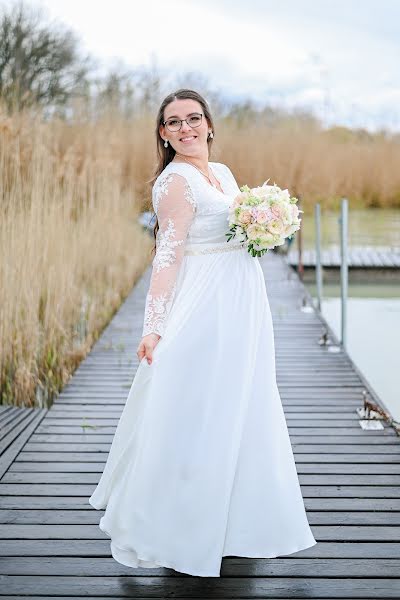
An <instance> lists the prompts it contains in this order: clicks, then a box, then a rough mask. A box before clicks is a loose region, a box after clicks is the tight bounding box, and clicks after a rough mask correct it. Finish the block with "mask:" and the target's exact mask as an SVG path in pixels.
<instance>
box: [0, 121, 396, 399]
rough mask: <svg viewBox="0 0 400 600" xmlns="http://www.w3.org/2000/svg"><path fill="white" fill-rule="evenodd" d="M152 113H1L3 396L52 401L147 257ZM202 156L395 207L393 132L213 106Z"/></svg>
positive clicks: (322, 195)
mask: <svg viewBox="0 0 400 600" xmlns="http://www.w3.org/2000/svg"><path fill="white" fill-rule="evenodd" d="M153 129H154V122H153V116H151V117H148V116H146V114H141V116H140V118H136V119H135V118H133V119H130V120H125V119H124V118H122V117H120V116H118V115H117V114H115V113H104V114H103V115H102V116H101V117H100V118H98V119H97V120H96V121H94V120H92V119H90V118H79V117H75V118H74V119H73V121H70V122H67V121H62V120H58V119H57V118H53V119H51V120H49V121H47V122H45V121H43V120H41V119H40V118H39V117H38V116H35V115H34V114H33V113H28V112H27V113H23V114H19V115H15V116H13V117H6V116H5V114H2V113H0V201H1V205H0V218H1V220H0V369H1V370H0V391H1V402H3V403H14V404H17V405H21V406H22V405H26V406H33V405H36V406H41V405H49V403H50V400H49V399H51V397H52V395H53V394H54V393H55V392H56V391H57V390H59V389H60V388H61V387H62V386H63V384H64V383H65V382H66V381H67V380H68V378H69V377H70V375H71V373H72V372H73V371H74V369H75V368H76V366H77V365H78V364H79V362H80V360H81V359H82V357H84V356H85V354H86V353H87V352H88V350H89V349H90V348H91V346H92V344H93V342H94V341H95V340H96V339H97V337H98V336H99V333H100V332H101V330H102V329H103V328H104V326H105V325H106V324H107V323H108V321H109V320H110V317H111V316H112V314H113V313H114V312H115V311H116V310H117V309H118V307H119V306H120V304H121V302H122V300H123V299H124V298H125V297H126V295H127V294H128V292H129V291H130V289H131V288H132V286H133V284H134V283H135V281H136V280H137V278H138V277H139V276H140V274H141V273H142V271H143V269H144V268H145V267H146V266H147V265H148V263H149V261H150V258H151V248H152V246H153V240H152V238H151V237H150V236H149V235H147V234H146V233H144V232H143V231H142V229H141V227H140V226H138V224H137V217H138V214H139V212H140V211H142V210H145V209H149V208H150V203H149V191H150V190H149V188H148V186H146V183H145V182H146V180H147V179H150V177H151V175H152V173H153V169H154V166H155V143H154V131H153ZM210 158H211V160H216V161H220V162H224V163H226V164H228V165H229V166H230V168H231V169H232V171H233V172H234V174H235V176H236V179H237V181H238V183H239V185H242V184H244V183H248V184H249V185H259V184H261V183H262V182H263V181H265V180H266V179H268V178H270V181H271V183H272V182H276V183H277V184H278V185H279V186H281V187H288V188H289V189H290V190H291V191H292V192H293V193H296V194H301V195H302V198H303V205H302V208H303V210H306V211H307V210H309V209H311V207H312V205H313V203H314V202H315V201H321V202H323V203H324V205H325V206H327V207H335V206H336V205H337V203H338V200H339V198H340V197H341V196H343V195H345V196H347V197H348V198H349V200H350V208H351V206H357V207H359V206H366V207H367V206H380V207H389V206H392V207H400V170H399V169H398V165H399V164H400V144H399V141H398V140H396V139H390V138H389V137H387V136H385V135H376V136H370V135H367V134H360V133H357V132H350V131H348V130H344V129H339V128H337V129H335V130H330V131H324V130H322V129H321V128H320V127H319V126H318V125H316V124H315V123H313V122H312V121H307V120H305V121H304V120H303V119H301V118H298V119H295V118H291V119H290V118H288V119H287V120H281V121H280V122H279V123H278V124H275V125H267V124H265V122H264V123H263V122H262V121H260V120H255V119H253V120H247V121H243V120H240V119H238V118H232V117H229V116H226V117H225V118H223V119H222V118H221V119H217V122H216V132H215V143H214V146H213V152H212V156H211V157H210Z"/></svg>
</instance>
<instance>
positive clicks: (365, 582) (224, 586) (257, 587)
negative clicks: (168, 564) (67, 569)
mask: <svg viewBox="0 0 400 600" xmlns="http://www.w3.org/2000/svg"><path fill="white" fill-rule="evenodd" d="M288 584H289V587H288ZM0 585H1V586H2V589H3V590H6V593H7V594H24V593H26V590H27V586H29V589H30V591H31V594H59V595H65V594H69V595H71V593H74V594H81V592H82V590H85V593H86V594H89V595H93V596H96V595H101V594H105V595H106V596H115V595H117V596H118V597H126V598H131V597H132V593H133V592H135V594H140V593H141V592H142V593H147V595H148V597H149V598H151V597H154V596H158V597H159V596H160V592H161V589H160V587H159V585H160V580H159V578H157V577H155V578H152V577H151V575H148V576H147V577H143V578H141V577H139V576H137V577H135V578H134V582H133V581H132V578H131V577H129V576H128V577H125V576H119V577H111V576H110V577H90V576H86V577H75V576H61V575H60V576H57V577H51V576H40V577H39V576H38V577H34V576H31V575H28V576H26V575H25V576H24V575H13V576H6V575H1V576H0ZM161 585H162V593H163V594H165V596H167V597H170V596H172V595H174V596H182V595H183V594H186V595H190V594H192V593H193V592H194V590H195V589H196V587H194V586H196V583H195V581H193V578H191V577H184V576H181V577H176V576H174V577H166V578H163V579H162V584H161ZM149 586H150V587H149ZM330 587H331V589H329V597H330V598H343V597H349V595H350V597H358V598H360V597H362V598H365V599H367V598H396V599H398V593H399V589H400V579H397V578H387V579H383V578H377V579H374V578H370V577H366V578H350V577H345V578H343V579H342V578H335V579H334V581H333V582H332V585H331V586H330ZM250 589H251V597H252V598H276V597H277V595H278V596H279V595H282V590H283V589H285V597H286V598H299V597H301V596H299V594H301V595H302V597H303V598H304V597H306V598H309V597H319V598H321V597H325V598H327V597H328V596H327V591H328V590H327V579H326V578H324V577H313V578H309V579H308V578H303V577H300V578H297V577H290V580H289V582H288V580H287V579H286V578H281V577H270V578H268V579H264V578H262V577H254V576H253V577H251V578H247V577H241V578H236V577H231V578H229V577H226V578H225V577H224V576H222V578H218V579H216V580H215V581H213V597H214V598H216V597H219V598H224V597H225V598H226V597H243V595H244V594H248V591H249V590H250ZM247 597H248V596H247Z"/></svg>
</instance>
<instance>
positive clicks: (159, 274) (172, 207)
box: [142, 173, 196, 336]
mask: <svg viewBox="0 0 400 600" xmlns="http://www.w3.org/2000/svg"><path fill="white" fill-rule="evenodd" d="M152 199H153V208H154V211H155V212H156V214H157V219H158V224H159V230H158V231H157V235H156V253H155V256H154V258H153V263H152V266H153V269H152V274H151V280H150V286H149V291H148V293H147V296H146V303H145V312H144V323H143V334H142V335H143V336H145V335H148V334H149V333H152V332H154V333H158V335H160V336H162V335H163V333H164V328H165V323H166V321H167V318H168V314H169V312H170V310H171V306H172V302H173V300H174V296H175V292H176V281H177V277H178V272H179V269H180V266H181V263H182V260H183V256H184V251H185V242H186V238H187V235H188V232H189V228H190V225H191V223H192V221H193V219H194V215H195V212H196V202H195V197H194V194H193V190H192V188H191V187H190V185H189V183H188V182H187V180H186V178H185V177H183V176H182V175H178V174H177V173H167V174H166V175H164V176H161V177H160V178H159V179H158V180H157V181H156V183H155V184H154V186H153V191H152Z"/></svg>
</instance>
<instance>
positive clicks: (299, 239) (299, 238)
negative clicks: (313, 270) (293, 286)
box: [296, 194, 304, 281]
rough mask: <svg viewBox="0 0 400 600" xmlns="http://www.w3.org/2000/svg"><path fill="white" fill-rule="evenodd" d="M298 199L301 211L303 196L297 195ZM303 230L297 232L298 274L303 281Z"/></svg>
mask: <svg viewBox="0 0 400 600" xmlns="http://www.w3.org/2000/svg"><path fill="white" fill-rule="evenodd" d="M297 198H298V202H297V206H298V208H299V209H301V208H302V201H301V195H300V194H297ZM303 219H304V213H303V218H302V222H303ZM301 230H302V227H300V229H299V230H298V232H297V236H296V237H297V250H298V253H299V258H298V261H297V273H298V275H299V278H300V280H301V281H303V278H304V265H303V252H302V251H303V238H302V235H301Z"/></svg>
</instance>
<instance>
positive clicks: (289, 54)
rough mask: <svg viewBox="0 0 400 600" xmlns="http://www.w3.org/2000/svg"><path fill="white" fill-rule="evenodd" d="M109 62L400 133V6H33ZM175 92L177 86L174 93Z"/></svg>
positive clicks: (256, 0)
mask: <svg viewBox="0 0 400 600" xmlns="http://www.w3.org/2000/svg"><path fill="white" fill-rule="evenodd" d="M28 3H30V4H33V5H41V6H43V7H46V9H47V13H48V15H49V16H50V17H51V18H55V19H56V20H58V21H62V22H64V23H65V24H67V25H69V26H70V27H72V28H73V29H74V30H75V31H76V33H77V34H78V35H79V37H80V39H81V41H82V43H83V47H84V49H85V50H86V51H87V52H89V53H90V54H92V55H94V56H95V57H97V58H99V59H101V61H102V62H103V64H110V63H112V62H113V61H115V60H116V59H120V60H122V61H123V63H124V64H125V65H127V66H132V67H138V66H145V65H150V64H151V62H152V61H153V63H154V59H155V60H156V63H157V64H158V65H159V67H160V68H162V69H166V70H167V71H168V72H170V73H176V74H179V73H182V72H184V71H185V70H189V69H190V70H196V71H199V72H201V73H202V74H203V76H204V77H205V78H206V79H207V80H208V82H209V85H210V86H211V87H212V88H215V89H218V90H221V91H222V92H223V93H224V94H225V95H229V96H232V97H239V96H248V97H251V98H252V99H253V100H254V101H255V102H257V103H266V102H268V103H271V104H274V105H281V106H284V107H288V108H292V107H299V108H310V109H312V110H313V111H314V112H315V113H316V114H317V115H318V116H320V117H321V118H323V119H324V120H325V122H326V123H327V124H330V123H338V124H345V125H350V126H362V127H367V128H368V129H370V130H375V129H378V128H380V127H386V128H389V129H393V130H397V131H400V109H399V107H400V68H399V63H400V0H275V1H272V0H246V1H244V0H112V1H111V2H104V1H101V0H28ZM169 91H172V90H169Z"/></svg>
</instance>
